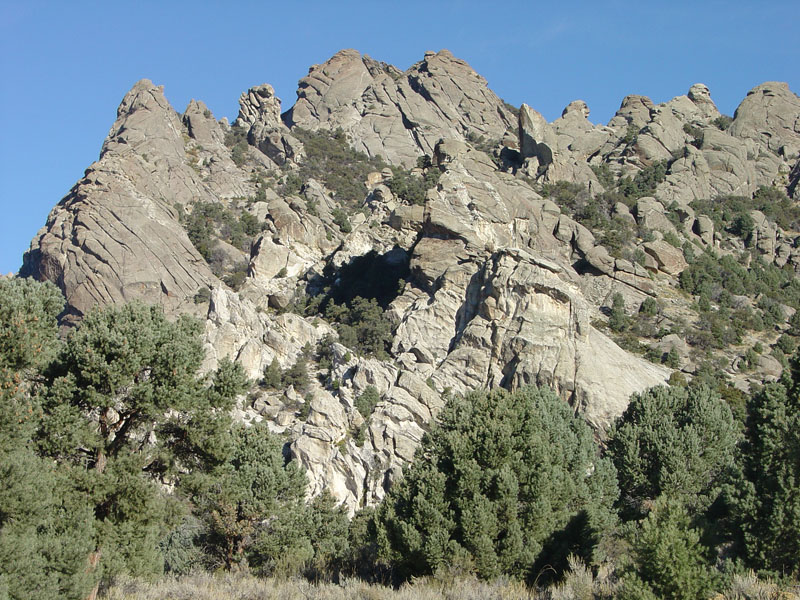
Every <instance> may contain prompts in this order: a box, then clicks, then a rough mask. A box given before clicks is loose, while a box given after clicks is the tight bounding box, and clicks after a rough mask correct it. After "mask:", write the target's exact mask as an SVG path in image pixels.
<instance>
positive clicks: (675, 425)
mask: <svg viewBox="0 0 800 600" xmlns="http://www.w3.org/2000/svg"><path fill="white" fill-rule="evenodd" d="M738 440H739V434H738V431H737V427H736V425H735V423H734V420H733V416H732V415H731V411H730V408H729V407H728V405H727V404H726V403H725V402H724V401H722V400H720V399H719V397H718V396H717V395H716V394H715V393H713V392H712V391H711V390H710V389H708V388H706V387H705V386H690V387H663V386H662V387H656V388H652V389H650V390H648V391H646V392H644V393H642V394H634V395H633V396H632V397H631V401H630V404H629V405H628V408H627V410H626V411H625V412H624V413H623V415H622V416H621V417H620V418H619V420H618V421H617V422H616V424H615V425H614V427H613V428H612V429H611V431H610V432H609V440H608V456H609V457H610V458H611V459H612V460H613V461H614V465H615V466H616V468H617V473H618V477H619V485H620V489H621V490H622V497H621V498H620V502H621V512H622V514H623V516H625V517H627V518H635V517H639V516H642V515H643V514H644V512H645V511H644V508H645V506H646V505H647V504H649V503H651V502H653V501H654V500H655V499H656V498H657V497H658V496H660V495H662V494H665V495H667V496H669V497H672V498H676V499H678V500H679V501H680V502H682V503H683V504H684V505H685V506H686V507H687V508H688V509H689V510H690V511H691V513H692V514H693V515H696V514H698V513H701V512H703V511H705V510H706V509H707V508H708V507H709V506H711V504H712V503H713V502H714V500H715V499H716V498H717V497H718V496H719V494H720V493H721V490H722V487H723V486H724V484H725V483H726V482H727V477H728V476H729V475H730V473H731V469H732V468H733V467H734V465H735V456H736V444H737V442H738Z"/></svg>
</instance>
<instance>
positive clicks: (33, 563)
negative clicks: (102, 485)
mask: <svg viewBox="0 0 800 600" xmlns="http://www.w3.org/2000/svg"><path fill="white" fill-rule="evenodd" d="M63 306H64V298H63V297H62V296H61V293H60V292H59V291H58V289H57V288H56V287H55V286H54V285H52V284H50V283H44V284H42V283H38V282H36V281H34V280H29V279H16V278H15V279H0V481H1V482H2V485H0V597H8V598H11V599H13V600H18V599H19V600H21V599H25V600H50V599H52V598H83V597H85V596H86V595H87V594H88V593H89V591H90V589H91V588H92V585H93V583H94V578H93V577H92V575H91V574H89V573H87V572H86V566H87V562H86V559H87V557H88V556H89V553H90V552H91V551H92V549H93V546H92V536H93V533H94V525H93V518H92V517H93V515H92V514H91V511H90V510H89V507H88V506H87V505H86V503H85V502H84V501H83V498H82V496H81V495H80V494H77V493H75V491H74V486H73V483H72V481H71V476H70V473H69V472H65V471H63V470H61V469H58V468H57V466H56V465H55V464H54V463H53V461H51V460H44V459H42V458H41V457H40V456H39V455H38V454H37V452H36V446H35V444H34V443H33V440H32V436H33V435H34V433H35V431H36V430H37V428H38V427H39V424H40V422H41V421H40V420H41V407H40V402H39V398H38V392H39V388H40V386H41V379H42V377H41V374H40V373H41V371H42V370H43V369H45V368H46V367H47V366H48V364H49V363H50V361H51V360H52V359H53V358H54V356H55V355H56V353H57V352H58V349H59V347H60V342H59V340H58V327H57V322H56V317H57V315H58V314H59V313H60V312H61V310H62V308H63Z"/></svg>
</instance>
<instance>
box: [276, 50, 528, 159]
mask: <svg viewBox="0 0 800 600" xmlns="http://www.w3.org/2000/svg"><path fill="white" fill-rule="evenodd" d="M299 86H300V87H299V89H298V91H297V102H296V103H295V105H294V106H293V107H292V108H291V109H290V110H289V111H288V112H287V113H286V114H285V115H284V120H285V122H286V124H287V125H288V126H289V127H302V128H305V129H310V130H317V129H319V128H324V129H331V130H333V129H336V128H338V127H341V128H342V129H343V130H344V131H345V133H347V135H348V137H349V138H350V140H351V142H352V144H353V147H354V148H356V149H357V150H362V151H364V152H366V153H367V154H368V155H370V156H381V157H383V158H385V159H386V160H387V161H389V162H390V163H392V164H403V165H405V166H413V165H414V164H416V160H417V157H419V156H420V155H423V154H427V155H429V156H430V155H432V154H433V149H434V146H435V145H436V143H437V142H438V141H439V140H440V139H441V138H451V139H460V140H465V139H467V138H468V137H471V138H474V139H477V138H480V137H483V138H485V139H487V140H497V141H498V142H499V140H500V139H502V137H503V135H504V134H505V133H506V131H507V130H508V129H510V128H513V126H514V125H515V124H516V117H515V116H514V115H513V114H512V113H511V111H510V110H509V109H508V108H507V107H506V106H505V104H504V103H503V101H502V100H500V98H498V97H497V96H496V95H495V94H494V93H493V92H492V91H491V90H490V89H489V88H488V87H487V85H486V80H485V79H484V78H483V77H481V76H480V75H478V74H477V73H476V72H475V71H473V70H472V68H471V67H470V66H469V65H468V64H467V63H466V62H464V61H463V60H460V59H458V58H455V57H454V56H453V55H452V54H451V53H450V52H449V51H447V50H442V51H440V52H426V53H425V57H424V58H423V60H422V61H420V62H418V63H416V64H415V65H413V66H411V67H410V68H409V69H408V70H407V71H405V72H403V71H400V70H398V69H397V68H396V67H393V66H391V65H387V64H385V63H380V62H377V61H375V60H373V59H372V58H370V57H369V56H366V55H363V56H362V55H361V54H359V53H358V52H356V51H355V50H342V51H341V52H338V53H337V54H336V55H334V56H333V57H332V58H331V59H330V60H328V61H327V62H325V63H324V64H322V65H314V66H313V67H311V69H310V70H309V72H308V75H307V76H306V77H304V78H303V79H301V80H300V84H299Z"/></svg>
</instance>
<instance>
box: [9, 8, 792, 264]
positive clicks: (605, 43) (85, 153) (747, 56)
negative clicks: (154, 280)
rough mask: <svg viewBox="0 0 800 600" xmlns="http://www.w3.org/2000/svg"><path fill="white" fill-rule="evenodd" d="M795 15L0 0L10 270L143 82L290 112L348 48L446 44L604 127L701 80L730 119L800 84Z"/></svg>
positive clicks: (497, 84)
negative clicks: (749, 96)
mask: <svg viewBox="0 0 800 600" xmlns="http://www.w3.org/2000/svg"><path fill="white" fill-rule="evenodd" d="M798 21H800V5H799V4H798V3H797V0H791V1H774V2H769V1H763V2H762V1H759V2H753V1H752V0H750V1H747V2H744V1H734V0H731V1H727V2H716V1H709V2H703V1H702V0H695V1H694V2H684V1H676V0H672V1H670V2H648V1H645V0H640V1H638V2H633V1H631V0H628V1H625V2H616V1H597V2H590V1H586V2H570V1H561V2H513V3H511V2H509V3H489V2H468V1H461V2H456V1H449V2H435V1H434V0H427V1H425V2H417V1H413V0H412V1H406V2H396V1H395V2H385V1H379V0H373V1H371V2H347V1H339V2H336V1H332V0H328V1H327V2H317V1H315V0H308V1H305V2H302V3H301V2H284V3H272V2H244V1H243V2H236V1H230V2H225V3H222V2H203V1H200V0H195V1H194V2H184V1H168V0H161V1H159V2H152V1H148V0H139V1H132V2H117V1H113V0H106V1H103V2H99V1H98V2H88V1H81V0H73V1H68V2H67V1H64V0H61V1H58V2H56V1H53V2H37V1H35V0H33V1H31V0H26V1H23V0H20V1H17V2H12V1H10V0H0V57H2V58H0V61H2V62H0V119H2V120H1V121H0V181H2V185H0V203H2V214H3V216H2V219H0V273H7V272H10V271H16V270H17V269H18V268H19V266H20V265H21V261H22V253H23V252H24V250H25V249H27V247H28V244H29V243H30V240H31V238H32V237H33V236H34V235H35V234H36V231H37V230H38V229H39V228H40V227H41V226H42V225H44V223H45V221H46V218H47V214H48V212H49V211H50V209H51V208H52V207H53V206H54V205H55V204H56V203H57V202H58V201H59V200H60V199H61V198H62V197H63V196H64V195H65V194H66V193H67V192H68V191H69V189H70V188H71V187H72V185H73V184H74V183H75V182H76V181H77V180H78V179H79V178H80V177H81V176H82V174H83V171H84V169H85V168H86V167H87V166H89V164H91V163H92V162H93V161H94V160H96V159H97V157H98V153H99V150H100V146H101V144H102V142H103V139H104V137H105V136H106V134H107V133H108V130H109V128H110V127H111V125H112V123H113V122H114V118H115V116H116V108H117V105H118V104H119V102H120V100H121V99H122V97H123V96H124V94H125V92H126V91H127V90H128V89H130V87H131V86H132V85H133V84H134V83H135V82H136V81H137V80H139V79H141V78H149V79H151V80H153V81H154V82H155V83H157V84H162V85H164V87H165V94H166V96H167V99H168V100H169V101H170V102H171V103H172V105H173V106H174V107H175V108H176V109H177V110H179V111H181V112H182V111H183V109H184V108H185V107H186V104H187V103H188V102H189V100H190V99H192V98H196V99H199V100H203V101H204V102H205V103H206V104H207V105H208V106H209V108H210V109H211V110H212V111H213V112H214V114H215V116H216V117H217V118H221V117H223V116H227V117H228V118H230V119H232V118H233V117H235V116H236V113H237V110H238V98H239V94H240V93H241V92H242V91H244V90H246V89H247V88H248V87H251V86H253V85H257V84H260V83H270V84H272V85H273V86H274V87H275V89H276V92H277V94H278V96H279V97H280V98H281V99H282V100H283V108H284V110H285V109H288V108H289V107H290V106H291V104H292V103H293V101H294V98H295V90H296V83H297V80H298V79H300V78H301V77H303V76H304V75H305V74H306V72H307V70H308V67H309V66H311V65H312V64H315V63H320V62H324V61H325V60H327V59H328V58H329V57H330V56H331V55H332V54H334V53H335V52H336V51H338V50H340V49H342V48H355V49H357V50H359V51H361V52H363V53H366V54H369V55H370V56H372V57H373V58H375V59H377V60H381V61H385V62H389V63H392V64H394V65H396V66H398V67H400V68H402V69H405V68H407V67H408V66H410V65H411V64H413V63H414V62H416V61H418V60H420V59H421V58H422V56H423V54H424V52H425V51H426V50H440V49H442V48H447V49H449V50H450V51H452V52H453V53H454V54H455V55H456V56H458V57H460V58H463V59H464V60H466V61H467V62H469V63H470V64H471V65H472V67H473V68H474V69H475V70H476V71H478V73H480V74H481V75H483V76H484V77H485V78H486V79H487V80H488V82H489V85H490V87H491V88H492V89H493V90H494V91H495V92H496V93H497V94H498V95H499V96H500V97H502V98H504V99H505V100H506V101H508V102H511V103H512V104H515V105H519V104H520V103H522V102H526V103H528V104H530V105H531V106H533V107H534V108H536V109H537V110H539V111H540V112H541V113H543V114H544V115H545V117H546V118H547V119H548V120H553V119H555V118H557V117H558V116H560V114H561V110H562V109H563V108H564V107H565V106H566V105H567V104H568V103H569V102H570V101H572V100H575V99H579V98H580V99H583V100H585V101H586V102H587V103H588V105H589V108H590V109H591V111H592V112H591V115H590V120H592V121H594V122H603V123H605V122H607V121H608V120H609V119H610V118H611V117H612V116H613V114H614V112H615V111H616V109H617V108H618V107H619V103H620V101H621V100H622V98H623V97H624V96H625V95H627V94H634V93H635V94H644V95H647V96H650V97H651V98H652V99H653V100H654V101H655V102H663V101H666V100H669V99H670V98H672V97H674V96H677V95H679V94H685V93H686V91H687V90H688V89H689V86H691V85H692V84H693V83H697V82H702V83H705V84H706V85H708V86H709V88H710V89H711V95H712V98H714V100H715V101H716V103H717V106H718V107H719V108H720V110H721V111H722V112H724V113H728V114H733V111H734V110H735V108H736V106H737V104H738V103H739V102H740V101H741V99H742V98H743V97H744V96H745V95H746V93H747V92H748V90H750V89H751V88H752V87H754V86H756V85H758V84H759V83H761V82H763V81H769V80H780V81H787V82H788V83H789V86H790V87H791V88H792V90H793V91H794V92H795V93H798V92H800V36H798V35H797V23H798Z"/></svg>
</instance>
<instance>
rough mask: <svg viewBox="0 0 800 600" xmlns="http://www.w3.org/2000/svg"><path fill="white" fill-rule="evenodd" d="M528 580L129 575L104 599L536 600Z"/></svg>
mask: <svg viewBox="0 0 800 600" xmlns="http://www.w3.org/2000/svg"><path fill="white" fill-rule="evenodd" d="M537 597H539V596H536V595H535V594H533V593H532V592H531V591H530V590H528V589H527V588H526V587H525V586H524V585H523V584H521V583H516V582H507V581H496V582H485V581H479V580H477V579H473V578H457V579H453V580H450V581H447V582H445V581H442V580H438V579H434V578H424V579H418V580H415V581H414V582H412V583H408V584H406V585H404V586H402V587H401V588H400V589H397V590H395V589H393V588H391V587H387V586H382V585H377V584H369V583H365V582H363V581H360V580H358V579H347V580H345V581H343V582H342V583H341V584H333V583H319V584H315V583H311V582H309V581H307V580H305V579H274V578H270V579H262V578H257V577H253V576H251V575H235V574H225V575H220V576H214V575H210V574H207V573H201V574H197V575H193V576H190V577H183V578H179V579H171V578H164V579H161V580H159V581H157V582H153V583H149V582H145V581H141V580H129V581H124V582H120V583H118V584H116V585H115V586H113V587H112V588H110V589H109V590H107V591H106V592H105V593H104V594H103V595H102V596H101V598H102V600H533V599H534V598H537Z"/></svg>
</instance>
